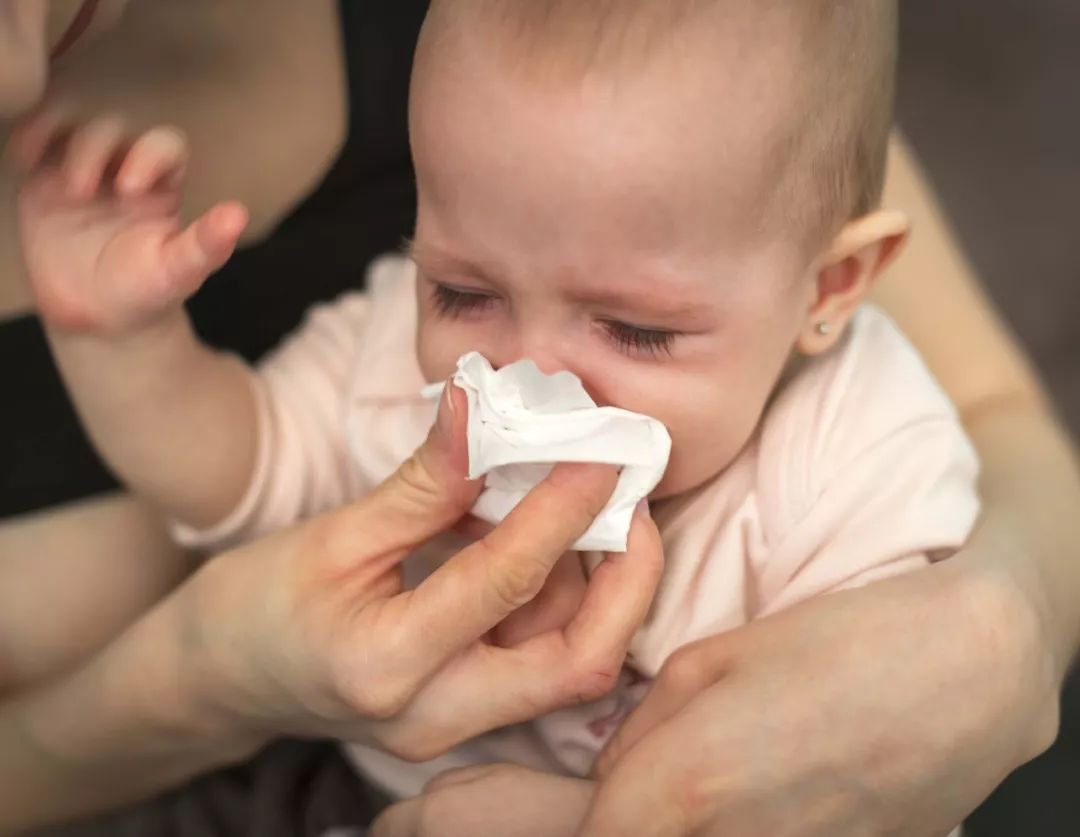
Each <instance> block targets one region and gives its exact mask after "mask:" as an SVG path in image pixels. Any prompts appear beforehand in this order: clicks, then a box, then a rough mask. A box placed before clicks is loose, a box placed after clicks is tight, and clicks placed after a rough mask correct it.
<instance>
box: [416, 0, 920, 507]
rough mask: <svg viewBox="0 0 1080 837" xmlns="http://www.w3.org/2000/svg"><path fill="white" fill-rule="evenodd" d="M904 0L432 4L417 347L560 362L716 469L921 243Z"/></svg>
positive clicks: (421, 68) (677, 467)
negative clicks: (901, 158)
mask: <svg viewBox="0 0 1080 837" xmlns="http://www.w3.org/2000/svg"><path fill="white" fill-rule="evenodd" d="M895 29H896V4H895V0H435V2H434V3H433V4H432V9H431V13H430V15H429V18H428V20H427V22H426V24H425V28H424V33H423V35H422V37H421V42H420V46H419V50H418V54H417V62H416V67H415V74H414V83H413V95H412V105H411V125H412V142H413V155H414V158H415V163H416V171H417V180H418V187H419V201H420V203H419V214H418V219H417V228H416V236H415V247H414V253H413V255H414V258H415V259H416V261H417V264H418V266H419V277H420V279H419V299H420V322H419V347H418V348H419V356H420V361H421V366H422V368H423V370H424V372H425V374H426V375H427V376H428V378H429V379H430V380H439V379H444V378H445V377H447V376H448V375H449V374H450V373H451V372H452V370H453V367H454V362H455V361H456V359H457V358H458V357H459V356H460V355H462V354H464V353H465V352H467V351H472V350H475V351H479V352H481V353H482V354H483V355H484V356H486V357H487V358H488V359H489V360H490V361H491V362H492V364H494V365H495V366H496V367H498V366H502V365H506V364H509V363H512V362H514V361H515V360H519V359H521V358H523V357H528V358H532V359H533V360H535V361H536V362H537V363H538V364H539V365H540V367H541V368H542V369H544V370H545V371H548V372H551V371H556V370H560V369H569V370H570V371H572V372H574V373H575V374H577V375H578V376H579V377H581V379H582V380H583V381H584V383H585V386H586V388H587V389H588V390H589V391H590V393H591V394H592V395H593V397H594V398H595V399H596V401H597V402H598V403H600V404H611V405H615V406H618V407H623V408H625V409H628V410H633V411H635V412H641V413H646V414H648V415H651V416H654V417H656V418H658V419H660V420H661V421H663V422H664V424H666V425H667V427H668V429H669V430H670V431H671V435H672V440H673V448H672V458H671V464H670V466H669V469H668V472H667V475H666V476H665V478H664V481H663V483H662V484H661V485H660V487H659V489H658V491H657V495H656V496H658V497H662V496H671V495H673V494H676V493H680V492H683V491H687V490H689V489H692V488H694V487H696V486H698V485H700V484H702V483H703V482H705V481H706V480H708V479H710V478H712V477H713V476H715V475H716V474H718V473H720V472H721V471H722V470H723V469H724V468H726V467H727V466H728V465H729V464H730V462H731V461H732V460H733V459H734V457H735V456H736V455H737V454H738V453H739V451H740V450H741V449H742V448H743V447H744V446H745V444H746V443H747V441H748V440H749V439H750V437H751V436H752V434H753V432H754V430H755V428H756V426H757V424H758V421H759V419H760V418H761V415H762V413H763V412H764V410H765V407H766V404H767V402H768V400H769V398H770V396H771V394H772V393H773V391H774V390H775V388H776V386H777V383H778V381H779V380H780V378H781V375H782V374H783V372H784V370H785V369H786V368H787V367H788V364H789V361H790V360H791V358H792V356H793V352H798V353H800V354H803V355H814V354H818V353H821V352H824V351H826V350H828V349H829V348H831V347H832V346H833V345H834V343H835V342H836V340H837V339H838V338H839V337H840V336H841V335H842V333H843V331H844V329H845V327H846V326H847V324H848V322H849V320H850V318H851V317H852V316H853V314H854V313H855V310H856V309H857V308H858V306H859V304H860V302H861V301H862V300H863V299H864V297H865V295H866V293H867V291H868V288H869V286H870V284H871V283H872V281H873V279H874V278H875V276H876V275H877V274H878V273H879V271H880V270H881V268H882V267H883V266H884V264H885V263H886V262H887V261H888V260H889V258H890V257H891V256H892V254H893V252H894V251H895V250H896V248H897V246H898V244H899V243H900V241H901V240H902V238H903V236H904V233H905V230H906V227H905V223H904V221H903V218H902V217H901V216H898V215H896V214H894V213H884V212H880V211H877V210H876V207H877V205H878V200H879V198H880V193H881V188H882V180H883V178H884V169H885V156H886V146H887V142H888V135H889V129H890V127H891V112H892V85H893V69H894V63H895V36H896V33H895Z"/></svg>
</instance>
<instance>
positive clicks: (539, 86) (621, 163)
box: [414, 27, 798, 228]
mask: <svg viewBox="0 0 1080 837" xmlns="http://www.w3.org/2000/svg"><path fill="white" fill-rule="evenodd" d="M736 34H737V33H735V32H734V31H728V32H727V37H729V38H731V42H730V44H729V43H727V42H726V41H722V40H717V39H715V38H709V37H706V36H704V35H703V34H702V33H701V32H700V30H697V31H695V30H694V29H693V28H692V27H688V28H687V29H686V30H685V33H684V34H681V35H680V36H679V37H678V38H676V39H672V40H668V41H665V42H663V43H656V44H653V45H652V46H651V47H650V52H649V53H648V58H647V59H643V60H641V61H638V62H637V63H634V62H631V61H622V60H620V59H618V58H616V57H615V56H614V55H612V56H606V57H604V59H603V61H602V62H599V59H597V61H594V62H592V63H590V64H587V63H585V59H584V54H583V53H582V54H579V55H578V58H580V59H581V60H582V62H583V63H581V64H580V65H578V66H577V67H576V68H575V70H574V71H573V72H570V71H569V70H567V67H566V66H565V64H564V63H562V59H563V57H564V55H565V53H564V52H563V51H562V50H563V49H564V48H563V47H560V46H558V45H557V44H555V43H554V42H552V43H551V44H548V45H546V46H545V45H540V46H536V47H534V48H532V50H533V51H532V52H513V51H511V50H510V45H512V44H514V43H516V41H515V38H517V37H518V36H517V35H516V34H515V33H512V32H511V33H509V34H507V33H506V32H495V33H493V34H485V33H484V32H483V29H482V28H481V29H479V30H472V32H471V33H470V34H469V35H468V36H467V37H465V38H463V39H462V40H461V41H460V42H459V43H458V44H457V45H456V46H452V47H450V48H449V49H448V50H447V51H446V52H444V53H443V55H442V56H441V58H440V60H439V61H438V62H437V66H429V67H428V68H421V69H420V70H419V72H418V73H417V78H418V79H419V82H420V87H421V88H422V89H421V92H420V95H419V96H418V97H417V98H416V100H415V101H414V104H415V106H416V107H415V108H414V116H420V117H422V118H421V119H420V120H419V121H420V122H421V123H425V122H431V121H432V120H433V118H435V119H437V117H433V113H434V112H441V114H442V116H443V119H442V120H441V124H440V125H439V126H438V127H434V126H425V125H424V124H421V125H420V126H419V128H420V131H421V132H423V131H424V130H425V128H428V127H430V135H431V137H432V142H431V143H430V145H431V146H432V147H436V148H440V147H441V148H443V149H444V153H445V154H453V153H454V152H453V151H451V150H450V149H447V148H445V145H446V143H447V141H448V137H449V136H450V134H451V133H453V132H456V131H457V130H460V129H461V128H462V127H466V128H467V127H468V123H471V124H473V125H475V126H476V130H474V131H473V133H472V136H473V137H475V138H477V139H479V140H483V141H484V142H485V144H488V145H496V144H502V145H513V146H516V147H518V148H521V149H522V154H521V159H522V161H523V163H522V164H523V165H525V164H536V163H537V162H538V160H539V158H542V157H544V156H546V155H548V154H554V153H556V151H563V152H566V153H565V156H566V157H567V158H568V160H567V165H574V166H577V169H578V171H579V172H580V176H581V177H583V178H589V179H592V180H601V179H603V178H604V177H605V176H606V175H611V179H612V180H613V181H614V182H613V183H612V188H611V189H610V190H609V192H610V194H611V200H610V201H609V204H608V205H610V206H611V207H612V210H613V211H616V212H622V213H629V212H634V213H636V214H637V215H639V216H640V221H639V223H640V225H641V226H645V225H646V223H647V222H648V221H649V220H650V219H651V220H653V221H656V222H657V223H662V222H663V219H664V216H665V214H666V213H665V209H666V208H667V207H669V206H671V205H673V204H676V203H678V204H681V205H683V206H686V207H691V206H692V207H693V209H694V211H695V212H696V214H698V215H705V216H707V217H709V218H711V219H713V221H714V223H716V224H723V223H725V221H726V219H725V218H724V217H723V216H724V215H725V214H726V213H730V214H732V215H734V216H737V217H734V218H732V219H730V220H731V221H732V222H737V223H740V224H742V225H744V226H746V227H747V228H753V227H755V226H756V225H758V224H759V222H760V221H761V219H760V218H755V217H753V216H754V214H755V213H759V212H760V213H764V212H765V209H766V207H765V204H766V203H767V202H768V200H769V198H770V195H772V194H773V193H774V192H775V191H776V183H775V180H776V173H777V169H778V165H777V158H779V157H780V156H781V155H782V154H783V151H784V149H785V147H786V146H787V145H788V143H789V138H790V136H791V134H792V133H793V132H794V130H795V128H794V126H793V125H792V120H793V115H794V113H795V109H796V107H797V104H798V96H797V73H796V72H795V69H794V67H793V65H792V62H791V60H790V58H791V54H792V51H791V50H790V49H784V48H783V46H782V44H781V42H780V41H778V40H777V39H775V38H771V39H770V38H760V33H756V32H751V33H749V34H748V35H747V36H746V37H745V38H743V39H741V40H740V39H738V38H737V37H736ZM751 36H752V38H753V42H751V40H750V38H751ZM457 37H461V36H457ZM759 38H760V43H758V42H757V41H758V39H759ZM622 47H623V50H624V54H625V55H630V51H629V50H628V48H627V44H625V43H624V44H622ZM549 49H550V50H555V51H556V52H554V53H549V52H548V50H549ZM638 55H639V57H641V56H643V53H641V52H640V51H639V53H638ZM598 62H599V63H598ZM463 122H464V123H466V124H465V125H464V126H463ZM519 126H520V130H516V128H518V127H519ZM560 136H561V137H566V136H572V137H573V139H574V143H571V142H570V141H567V142H564V143H560V142H558V141H557V140H558V138H559V137H560ZM572 145H576V147H571V146H572ZM570 158H574V159H570ZM553 166H554V163H553ZM620 187H621V188H620ZM598 188H599V185H598ZM654 226H655V224H654Z"/></svg>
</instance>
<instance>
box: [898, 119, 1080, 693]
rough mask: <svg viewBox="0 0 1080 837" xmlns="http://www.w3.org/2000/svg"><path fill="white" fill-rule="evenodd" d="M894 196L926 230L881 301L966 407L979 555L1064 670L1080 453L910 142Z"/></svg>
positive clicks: (1078, 613)
mask: <svg viewBox="0 0 1080 837" xmlns="http://www.w3.org/2000/svg"><path fill="white" fill-rule="evenodd" d="M886 199H887V200H888V201H889V203H890V204H891V205H895V206H897V207H899V208H900V209H902V210H904V211H906V212H908V213H909V214H910V215H911V216H912V218H913V219H915V220H916V221H918V222H919V228H918V235H916V236H914V237H913V239H912V242H911V244H910V245H909V247H908V248H907V249H906V251H905V252H904V254H903V255H902V256H901V257H900V261H899V262H898V264H897V266H896V268H895V270H894V271H893V272H892V273H891V274H890V275H889V276H888V277H887V278H886V279H885V281H883V282H882V284H881V285H880V287H879V289H878V294H877V298H878V301H879V302H880V303H881V304H882V305H883V306H884V307H885V309H886V310H887V311H888V313H889V314H890V315H891V316H892V317H893V318H894V319H895V320H896V322H897V324H898V325H899V326H900V328H901V329H902V330H903V331H904V333H905V334H907V335H908V336H909V337H910V338H911V340H912V341H913V342H914V343H915V345H916V347H917V348H918V349H919V351H920V352H921V353H922V355H923V357H925V358H926V360H927V362H928V363H929V365H930V368H931V370H932V371H933V372H934V374H935V375H936V376H937V378H938V380H939V381H940V382H941V384H942V386H943V387H944V388H945V390H946V392H948V394H949V396H950V397H951V398H952V400H953V402H954V403H955V404H956V406H957V408H958V409H959V411H960V415H961V418H962V419H963V421H964V425H965V427H966V429H967V431H968V434H969V435H970V436H971V439H972V441H973V442H974V444H975V447H976V449H977V450H978V452H979V457H980V459H981V461H982V482H981V485H980V490H981V493H982V499H983V502H984V504H985V512H984V516H983V521H982V525H981V526H980V528H979V529H978V530H977V532H976V535H975V538H974V540H973V542H972V544H971V545H970V549H971V551H972V552H974V553H976V554H978V555H979V556H980V558H981V559H982V562H983V563H984V564H986V566H987V569H988V570H990V569H991V568H994V569H995V570H996V571H998V572H1000V573H1002V574H1004V575H1006V576H1008V577H1010V578H1011V579H1012V581H1013V583H1015V584H1016V587H1017V590H1018V591H1020V592H1022V593H1023V595H1024V596H1025V597H1026V598H1027V599H1028V601H1029V603H1030V605H1031V606H1032V607H1033V608H1034V609H1035V611H1036V612H1037V613H1038V614H1039V618H1040V620H1041V621H1042V623H1043V627H1044V629H1045V630H1046V631H1047V637H1046V638H1047V640H1048V641H1049V643H1050V649H1051V650H1052V652H1053V654H1054V661H1055V665H1056V667H1057V669H1058V670H1059V672H1060V673H1061V674H1062V675H1064V672H1065V670H1066V669H1067V668H1068V667H1069V665H1070V664H1071V663H1072V660H1073V658H1074V656H1075V654H1076V650H1077V645H1078V643H1080V560H1078V556H1077V544H1078V543H1080V517H1078V515H1077V509H1080V472H1078V469H1077V456H1076V449H1075V447H1074V445H1073V442H1072V440H1071V439H1070V438H1069V437H1068V434H1067V433H1066V432H1065V430H1064V428H1063V427H1062V425H1061V423H1060V422H1059V421H1058V419H1057V417H1056V416H1055V415H1054V412H1053V410H1052V408H1051V407H1050V405H1049V402H1048V399H1047V398H1046V395H1045V393H1044V392H1043V390H1042V387H1041V384H1040V382H1039V381H1038V378H1037V377H1036V375H1035V373H1034V372H1033V371H1032V369H1031V366H1030V365H1029V363H1028V361H1027V359H1026V358H1025V357H1024V355H1023V352H1022V350H1021V349H1020V347H1019V346H1018V345H1017V343H1016V341H1015V339H1014V338H1013V337H1012V336H1011V335H1010V334H1009V332H1008V329H1007V328H1006V327H1005V325H1004V324H1003V322H1002V320H1001V318H1000V317H999V315H998V314H997V312H996V311H995V310H994V308H993V305H992V303H991V302H990V300H989V299H988V298H987V296H986V294H985V292H984V291H983V290H982V289H981V288H980V286H979V283H978V280H977V279H976V278H975V276H974V273H973V272H972V269H971V267H970V265H969V264H968V263H967V261H966V260H965V258H964V256H963V254H962V253H961V252H960V251H959V249H958V248H957V246H956V244H955V243H954V239H953V238H951V237H950V235H949V226H948V223H947V221H946V219H945V217H944V214H943V213H942V211H941V209H940V207H939V206H938V204H937V202H936V200H935V198H934V196H933V195H932V193H931V192H930V190H929V188H928V186H927V184H926V179H925V177H924V175H923V174H922V172H921V171H920V170H919V167H918V164H917V163H916V161H915V159H914V157H913V155H912V153H911V152H910V150H909V149H908V148H907V146H906V145H905V144H904V143H903V142H902V141H901V140H899V139H897V141H896V142H895V143H894V147H893V154H892V165H891V169H890V172H889V180H888V194H887V195H886Z"/></svg>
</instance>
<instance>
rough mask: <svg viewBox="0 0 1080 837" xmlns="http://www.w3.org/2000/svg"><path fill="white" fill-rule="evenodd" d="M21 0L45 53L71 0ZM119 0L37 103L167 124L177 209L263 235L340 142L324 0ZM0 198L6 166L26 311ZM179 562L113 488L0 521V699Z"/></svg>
mask: <svg viewBox="0 0 1080 837" xmlns="http://www.w3.org/2000/svg"><path fill="white" fill-rule="evenodd" d="M9 1H10V2H13V3H22V4H24V5H25V0H9ZM32 5H33V8H29V7H28V10H29V11H30V12H41V11H43V12H44V13H45V18H44V22H45V29H44V34H43V37H44V40H43V46H44V47H45V48H47V47H48V45H49V44H50V43H54V42H55V41H56V39H58V38H59V37H60V35H61V33H62V32H63V31H64V30H65V29H66V28H67V26H68V25H69V24H70V22H71V19H72V17H73V16H74V15H75V13H76V11H77V9H78V6H79V3H78V2H77V1H76V0H54V2H52V3H48V4H43V3H42V2H41V0H32ZM125 5H126V4H125V2H124V0H104V2H103V3H102V4H101V12H100V13H99V20H98V22H97V24H96V25H95V28H94V31H91V32H88V33H87V36H86V37H85V38H84V39H83V40H82V41H80V42H79V44H78V45H77V46H76V47H75V48H74V49H73V50H72V51H71V52H70V53H69V54H68V55H67V56H65V57H64V58H63V60H62V61H60V62H58V63H57V65H56V66H55V67H54V72H53V75H52V78H51V79H50V87H51V89H50V101H51V102H52V104H53V105H54V106H55V107H56V108H57V109H58V110H59V111H60V112H63V113H65V114H69V115H71V116H73V117H76V116H78V115H80V114H86V113H93V114H99V113H115V114H118V115H119V116H120V117H121V118H122V119H124V120H125V121H126V122H127V123H128V124H130V125H132V126H144V125H157V124H171V125H176V126H178V127H179V128H180V129H182V130H183V132H184V133H185V134H186V135H187V137H188V138H189V140H190V143H191V146H192V148H193V149H194V150H195V152H196V153H195V154H194V155H193V159H192V162H191V166H190V169H189V171H188V176H187V180H186V190H185V193H184V196H183V209H182V211H183V213H184V215H185V216H194V215H196V214H198V213H200V212H202V211H203V210H205V209H206V208H207V207H209V206H210V205H212V204H213V203H215V202H216V201H217V200H219V199H221V198H222V197H225V196H229V197H233V198H237V199H240V200H242V201H243V202H244V204H245V206H246V207H247V208H248V209H249V211H250V215H251V223H250V224H249V226H248V227H247V230H246V231H245V237H244V240H243V242H242V243H243V244H247V243H252V242H255V241H258V240H259V239H260V238H263V237H265V236H266V235H267V234H269V233H270V232H271V231H272V230H273V228H274V226H275V225H276V224H277V223H278V222H279V221H280V220H281V219H282V218H283V217H284V216H285V215H287V214H288V212H289V211H290V209H291V208H292V207H293V206H294V205H296V203H297V202H299V201H300V200H302V199H303V197H304V196H305V195H307V194H308V192H310V190H311V189H312V188H314V186H315V185H316V184H317V182H318V180H319V179H320V178H321V177H322V175H323V174H324V172H325V170H326V168H327V167H328V166H329V165H330V163H331V161H332V160H333V158H334V156H335V154H336V152H337V150H338V148H339V146H340V144H341V142H342V141H343V137H344V130H345V128H344V122H345V89H344V79H343V66H342V60H343V59H342V54H341V47H340V35H339V31H338V21H337V11H336V7H337V3H336V2H334V0H311V2H305V3H303V4H297V3H294V2H291V0H224V1H223V0H194V2H185V3H183V4H177V3H174V2H170V0H134V2H132V3H130V5H129V6H128V7H127V8H126V9H124V8H123V7H124V6H125ZM121 12H123V14H122V16H121ZM23 69H25V68H23ZM12 72H14V70H12ZM30 102H32V99H31V100H30ZM30 102H27V104H29V103H30ZM285 114H287V115H288V118H283V115H285ZM9 128H10V124H9V125H8V127H4V122H3V118H2V117H0V142H5V143H6V133H7V131H8V130H9ZM268 171H272V172H274V177H267V176H266V173H267V172H268ZM13 198H14V182H13V179H12V175H11V173H10V170H9V169H8V168H7V167H5V166H0V321H2V320H3V319H9V318H13V317H19V316H22V315H25V314H27V313H29V312H30V310H31V298H30V294H29V290H28V286H27V283H26V282H25V278H24V276H23V273H22V267H21V260H20V258H19V252H20V250H19V246H18V243H17V235H16V228H15V217H14V207H13ZM28 545H32V546H33V550H32V552H31V551H29V550H28V549H27V546H28ZM187 567H188V559H187V558H186V557H185V556H184V555H182V554H181V553H180V552H179V551H178V550H177V549H176V548H175V547H174V546H172V545H171V544H170V542H169V540H168V538H167V537H166V535H165V533H164V531H163V529H162V528H161V526H160V524H159V523H158V520H157V517H156V515H155V514H154V513H153V512H152V511H151V510H150V509H148V508H146V507H145V506H144V505H141V504H139V503H137V502H135V501H134V500H132V499H130V498H128V497H126V496H122V495H116V496H112V497H104V498H96V499H94V500H93V501H90V502H85V503H79V504H74V505H72V506H69V507H66V508H58V509H51V510H48V511H43V512H41V513H38V514H35V515H31V516H27V517H24V518H21V519H15V520H8V521H4V522H3V523H0V613H2V615H0V694H2V693H3V692H4V691H7V690H12V689H17V688H22V687H25V686H26V685H29V684H31V683H33V682H37V681H39V680H40V679H42V678H44V677H46V676H48V675H50V674H52V673H55V672H57V671H61V670H64V669H65V668H66V667H68V666H70V665H71V664H72V663H74V662H75V661H77V660H79V659H81V658H82V657H84V656H85V655H86V654H87V653H89V652H90V651H92V650H93V649H95V648H97V647H99V646H100V645H101V644H102V643H103V642H104V641H105V640H107V639H108V638H109V637H110V636H112V635H113V634H115V633H116V631H118V630H120V629H121V628H123V627H124V626H125V625H126V624H128V623H129V622H130V621H131V620H132V619H133V618H134V617H135V616H137V615H138V614H139V613H141V612H142V611H143V610H145V608H146V607H147V606H149V605H150V604H151V603H152V602H154V601H156V600H157V599H158V598H159V597H160V596H161V595H162V594H163V593H165V592H166V591H167V590H169V589H170V588H171V587H172V586H173V585H174V584H175V583H176V580H177V578H178V577H180V576H181V575H182V574H183V573H184V572H186V568H187ZM58 585H60V586H59V587H58ZM42 587H48V589H50V591H51V594H50V595H51V596H52V597H54V598H58V599H59V600H61V601H65V602H71V603H72V606H71V607H70V608H58V609H57V612H59V613H63V614H64V616H65V619H63V620H57V619H56V618H55V614H52V615H50V617H49V618H48V619H47V620H44V624H42V621H43V620H41V619H40V613H35V612H34V610H33V609H32V608H26V607H22V606H19V603H20V602H25V601H26V599H25V598H24V596H25V594H26V593H27V591H29V590H37V589H41V588H42ZM28 649H32V652H31V651H29V650H28Z"/></svg>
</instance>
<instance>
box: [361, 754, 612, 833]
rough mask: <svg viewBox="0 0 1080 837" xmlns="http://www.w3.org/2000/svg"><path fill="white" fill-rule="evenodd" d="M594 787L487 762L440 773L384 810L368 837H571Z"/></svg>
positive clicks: (592, 783) (582, 782) (547, 774)
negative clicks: (420, 790) (409, 796)
mask: <svg viewBox="0 0 1080 837" xmlns="http://www.w3.org/2000/svg"><path fill="white" fill-rule="evenodd" d="M595 790H596V783H595V782H591V781H587V780H583V779H574V778H570V777H568V776H555V775H552V774H550V773H540V772H538V771H535V770H530V769H529V768H527V767H520V766H517V765H509V764H488V765H482V766H479V767H467V768H465V769H463V770H453V771H450V772H449V773H444V774H443V775H442V776H439V777H438V778H437V779H435V781H433V782H431V783H430V784H429V785H428V786H427V788H426V789H425V791H424V793H423V794H421V795H420V796H416V797H413V798H412V799H406V800H404V801H402V802H399V803H398V804H397V805H394V806H393V807H391V808H388V809H387V810H386V811H384V812H383V814H382V815H381V816H380V817H379V818H378V819H377V820H376V821H375V822H374V823H373V824H372V826H371V832H370V837H508V835H513V837H573V835H574V834H576V833H577V830H578V828H579V827H580V825H581V821H582V819H583V818H584V816H585V813H586V812H587V811H588V810H589V805H590V803H591V802H592V799H593V794H594V793H595Z"/></svg>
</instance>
